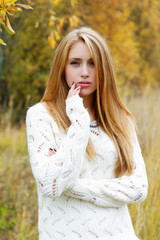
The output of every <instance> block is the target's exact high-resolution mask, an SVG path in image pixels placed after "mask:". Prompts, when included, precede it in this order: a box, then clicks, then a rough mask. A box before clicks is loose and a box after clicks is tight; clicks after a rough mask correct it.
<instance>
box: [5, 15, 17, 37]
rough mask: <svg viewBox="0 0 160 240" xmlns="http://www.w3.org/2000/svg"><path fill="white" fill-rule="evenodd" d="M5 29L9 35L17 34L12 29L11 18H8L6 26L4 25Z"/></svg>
mask: <svg viewBox="0 0 160 240" xmlns="http://www.w3.org/2000/svg"><path fill="white" fill-rule="evenodd" d="M4 27H5V29H6V30H7V32H8V33H9V34H15V31H14V30H13V28H12V27H11V24H10V21H9V18H8V17H7V16H6V25H4Z"/></svg>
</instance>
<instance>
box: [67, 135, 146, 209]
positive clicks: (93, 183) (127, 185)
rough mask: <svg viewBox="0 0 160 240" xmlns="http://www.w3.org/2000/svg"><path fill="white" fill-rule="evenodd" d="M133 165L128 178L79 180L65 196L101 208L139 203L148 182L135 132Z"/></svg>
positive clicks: (124, 176)
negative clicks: (88, 202)
mask: <svg viewBox="0 0 160 240" xmlns="http://www.w3.org/2000/svg"><path fill="white" fill-rule="evenodd" d="M133 163H134V170H133V172H132V174H131V175H130V176H128V175H123V176H122V177H117V178H112V179H91V178H82V179H80V178H79V179H77V181H76V184H75V185H74V186H73V187H72V188H71V189H69V190H68V191H67V192H66V194H67V195H69V196H71V197H75V198H79V199H83V200H86V201H90V202H92V203H94V204H95V205H98V206H102V207H120V206H122V205H123V204H129V203H136V202H141V201H143V200H144V199H145V198H146V196H147V189H148V180H147V174H146V169H145V165H144V160H143V157H142V154H141V149H140V146H139V143H138V140H137V136H136V133H135V130H134V142H133Z"/></svg>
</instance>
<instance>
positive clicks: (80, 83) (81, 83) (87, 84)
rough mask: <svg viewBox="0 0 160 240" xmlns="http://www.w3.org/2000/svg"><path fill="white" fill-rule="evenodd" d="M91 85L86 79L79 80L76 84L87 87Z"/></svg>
mask: <svg viewBox="0 0 160 240" xmlns="http://www.w3.org/2000/svg"><path fill="white" fill-rule="evenodd" d="M90 85H91V83H90V82H88V81H80V82H78V86H81V87H89V86H90Z"/></svg>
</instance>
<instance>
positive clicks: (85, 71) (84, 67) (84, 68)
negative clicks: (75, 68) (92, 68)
mask: <svg viewBox="0 0 160 240" xmlns="http://www.w3.org/2000/svg"><path fill="white" fill-rule="evenodd" d="M81 77H82V78H88V77H89V71H88V66H87V64H83V65H82V71H81Z"/></svg>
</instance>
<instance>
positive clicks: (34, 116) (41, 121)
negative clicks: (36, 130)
mask: <svg viewBox="0 0 160 240" xmlns="http://www.w3.org/2000/svg"><path fill="white" fill-rule="evenodd" d="M30 124H32V125H33V126H39V127H42V128H43V127H44V126H45V127H46V126H48V125H49V126H51V127H52V128H53V130H54V132H57V133H58V132H59V127H58V125H57V123H56V122H55V120H54V119H53V117H52V116H51V115H50V114H49V112H48V110H47V108H46V107H45V104H44V103H37V104H35V105H33V106H32V107H30V108H29V109H28V111H27V115H26V125H27V126H28V125H30Z"/></svg>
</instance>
